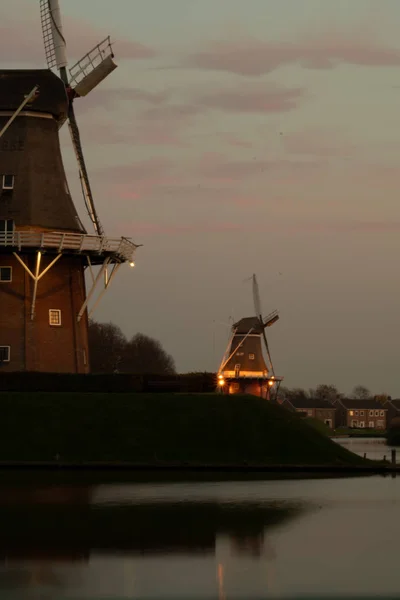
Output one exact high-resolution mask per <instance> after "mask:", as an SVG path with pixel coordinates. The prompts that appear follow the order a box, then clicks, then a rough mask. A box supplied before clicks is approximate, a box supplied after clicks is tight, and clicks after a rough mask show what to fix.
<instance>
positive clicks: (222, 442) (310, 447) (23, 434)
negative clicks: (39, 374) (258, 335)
mask: <svg viewBox="0 0 400 600" xmlns="http://www.w3.org/2000/svg"><path fill="white" fill-rule="evenodd" d="M0 405H1V436H0V462H6V461H27V462H36V461H54V460H55V457H56V455H59V457H58V460H59V462H60V463H61V462H62V463H65V462H77V463H86V462H111V463H121V462H125V463H136V464H142V465H143V464H148V465H154V464H158V465H164V464H165V465H166V466H167V465H168V464H170V465H172V464H176V463H184V464H185V465H186V466H191V465H210V466H213V465H238V466H240V465H245V464H249V465H251V464H258V465H326V466H329V465H340V464H343V465H349V466H350V465H354V466H356V465H358V464H360V465H362V464H366V463H367V462H368V461H364V460H363V459H361V458H360V457H358V456H356V455H354V454H352V453H350V452H348V451H347V450H346V449H344V448H342V447H340V446H339V445H337V444H336V443H335V442H333V441H331V440H330V439H329V438H327V437H326V436H324V435H323V434H321V433H320V432H319V431H317V430H315V428H313V427H311V426H310V425H308V424H307V423H305V422H304V421H302V420H301V419H299V418H298V417H297V416H296V415H294V414H292V413H290V412H288V411H286V410H285V409H283V408H281V407H279V406H274V405H271V404H270V403H268V402H266V401H265V400H261V399H259V398H255V397H253V396H234V397H232V396H231V397H228V396H223V395H218V394H154V395H152V394H132V395H130V394H111V393H109V394H97V393H92V394H87V393H86V394H84V393H22V392H21V393H17V392H3V393H1V394H0Z"/></svg>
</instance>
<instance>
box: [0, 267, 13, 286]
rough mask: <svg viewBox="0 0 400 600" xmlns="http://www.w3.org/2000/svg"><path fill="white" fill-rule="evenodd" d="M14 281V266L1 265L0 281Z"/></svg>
mask: <svg viewBox="0 0 400 600" xmlns="http://www.w3.org/2000/svg"><path fill="white" fill-rule="evenodd" d="M8 281H12V267H0V282H2V283H5V282H8Z"/></svg>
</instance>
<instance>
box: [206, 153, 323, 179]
mask: <svg viewBox="0 0 400 600" xmlns="http://www.w3.org/2000/svg"><path fill="white" fill-rule="evenodd" d="M322 164H324V163H322V162H321V161H319V160H312V161H311V160H307V161H292V160H259V159H257V157H253V160H248V161H231V160H226V159H224V158H223V157H222V156H221V155H217V156H215V157H214V158H213V159H211V158H210V157H209V156H207V155H205V156H203V157H202V159H200V161H199V167H198V172H199V174H200V175H201V176H202V177H205V178H211V179H215V180H218V181H220V182H221V183H233V182H234V181H238V180H241V179H246V178H249V177H258V176H262V177H264V176H265V175H266V174H267V175H268V176H272V175H273V176H275V177H276V176H278V177H279V176H284V177H285V178H286V177H288V175H289V174H293V173H296V175H297V173H303V172H309V171H310V170H311V171H313V170H315V169H317V168H318V167H320V166H321V165H322Z"/></svg>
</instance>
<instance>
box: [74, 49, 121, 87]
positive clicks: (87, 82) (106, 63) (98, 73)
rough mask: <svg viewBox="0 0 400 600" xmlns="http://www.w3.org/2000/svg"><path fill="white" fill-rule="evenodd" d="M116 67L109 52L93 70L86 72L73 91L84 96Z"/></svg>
mask: <svg viewBox="0 0 400 600" xmlns="http://www.w3.org/2000/svg"><path fill="white" fill-rule="evenodd" d="M116 68H117V65H116V64H115V62H114V61H113V58H112V56H111V54H110V55H109V56H107V58H105V59H104V60H103V61H102V62H101V63H100V64H99V65H97V66H96V67H95V68H94V69H93V71H91V72H90V73H88V75H85V77H84V78H83V79H81V81H79V83H77V84H76V85H75V87H74V91H75V93H76V94H77V95H78V96H86V95H87V94H88V93H89V92H91V91H92V90H93V89H94V88H95V87H96V86H97V85H99V83H100V82H101V81H103V79H105V78H106V77H108V75H109V74H110V73H112V72H113V71H114V69H116Z"/></svg>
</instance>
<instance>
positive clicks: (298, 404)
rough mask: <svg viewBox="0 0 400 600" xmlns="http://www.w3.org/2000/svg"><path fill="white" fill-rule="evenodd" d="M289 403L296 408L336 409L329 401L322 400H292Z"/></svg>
mask: <svg viewBox="0 0 400 600" xmlns="http://www.w3.org/2000/svg"><path fill="white" fill-rule="evenodd" d="M289 402H290V403H291V404H292V406H294V408H304V409H308V408H328V409H330V410H332V409H335V406H334V405H333V404H331V403H330V402H328V401H327V400H321V399H320V398H290V400H289Z"/></svg>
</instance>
